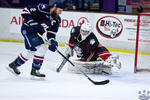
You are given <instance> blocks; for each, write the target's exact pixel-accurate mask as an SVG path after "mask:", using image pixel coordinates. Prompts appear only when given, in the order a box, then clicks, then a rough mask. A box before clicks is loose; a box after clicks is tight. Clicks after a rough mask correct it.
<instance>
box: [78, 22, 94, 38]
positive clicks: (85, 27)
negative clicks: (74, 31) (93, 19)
mask: <svg viewBox="0 0 150 100" xmlns="http://www.w3.org/2000/svg"><path fill="white" fill-rule="evenodd" d="M91 31H92V25H91V24H90V23H83V24H82V25H81V28H80V33H81V37H82V40H84V39H85V38H86V37H87V36H89V35H90V33H91Z"/></svg>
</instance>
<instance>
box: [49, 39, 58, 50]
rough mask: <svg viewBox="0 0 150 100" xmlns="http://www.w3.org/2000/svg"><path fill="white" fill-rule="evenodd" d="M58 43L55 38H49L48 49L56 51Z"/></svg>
mask: <svg viewBox="0 0 150 100" xmlns="http://www.w3.org/2000/svg"><path fill="white" fill-rule="evenodd" d="M57 47H58V43H57V41H56V40H55V39H53V38H52V39H49V47H48V49H49V50H51V51H53V52H55V51H56V50H57Z"/></svg>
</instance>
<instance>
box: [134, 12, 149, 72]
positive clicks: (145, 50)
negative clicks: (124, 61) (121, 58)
mask: <svg viewBox="0 0 150 100" xmlns="http://www.w3.org/2000/svg"><path fill="white" fill-rule="evenodd" d="M134 66H135V68H134V69H135V70H134V71H135V72H139V71H148V72H150V13H139V14H138V19H137V34H136V48H135V64H134Z"/></svg>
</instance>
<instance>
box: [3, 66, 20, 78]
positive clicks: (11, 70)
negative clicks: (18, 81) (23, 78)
mask: <svg viewBox="0 0 150 100" xmlns="http://www.w3.org/2000/svg"><path fill="white" fill-rule="evenodd" d="M6 69H7V70H8V71H9V72H11V73H12V74H13V75H15V76H19V74H16V73H15V72H14V71H13V69H11V68H10V67H6Z"/></svg>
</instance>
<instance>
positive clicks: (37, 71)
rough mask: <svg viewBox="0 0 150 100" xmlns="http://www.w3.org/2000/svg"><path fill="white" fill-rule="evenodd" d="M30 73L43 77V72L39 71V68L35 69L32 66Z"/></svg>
mask: <svg viewBox="0 0 150 100" xmlns="http://www.w3.org/2000/svg"><path fill="white" fill-rule="evenodd" d="M31 75H32V76H37V77H45V74H41V73H40V72H39V70H36V69H34V68H32V70H31Z"/></svg>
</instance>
